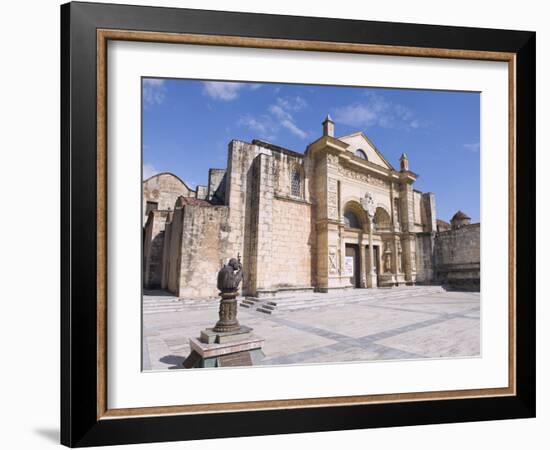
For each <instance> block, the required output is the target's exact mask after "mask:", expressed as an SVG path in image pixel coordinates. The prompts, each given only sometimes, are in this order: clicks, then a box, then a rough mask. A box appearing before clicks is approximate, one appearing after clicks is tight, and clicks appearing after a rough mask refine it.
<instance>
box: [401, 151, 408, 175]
mask: <svg viewBox="0 0 550 450" xmlns="http://www.w3.org/2000/svg"><path fill="white" fill-rule="evenodd" d="M399 162H400V163H401V171H406V170H409V158H408V157H407V154H406V153H401V158H399Z"/></svg>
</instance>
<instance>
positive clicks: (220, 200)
mask: <svg viewBox="0 0 550 450" xmlns="http://www.w3.org/2000/svg"><path fill="white" fill-rule="evenodd" d="M207 200H208V201H210V202H212V203H214V204H216V205H223V204H225V169H210V170H209V171H208V194H207Z"/></svg>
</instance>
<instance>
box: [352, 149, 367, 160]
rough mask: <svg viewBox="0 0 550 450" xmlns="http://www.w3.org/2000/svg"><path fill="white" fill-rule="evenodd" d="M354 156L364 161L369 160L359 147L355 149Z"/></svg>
mask: <svg viewBox="0 0 550 450" xmlns="http://www.w3.org/2000/svg"><path fill="white" fill-rule="evenodd" d="M355 156H357V157H358V158H361V159H364V160H365V161H368V160H369V158H367V154H366V153H365V152H364V151H363V150H361V149H360V148H358V149H357V150H355Z"/></svg>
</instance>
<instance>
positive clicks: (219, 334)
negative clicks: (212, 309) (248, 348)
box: [200, 325, 252, 344]
mask: <svg viewBox="0 0 550 450" xmlns="http://www.w3.org/2000/svg"><path fill="white" fill-rule="evenodd" d="M251 336H252V328H250V327H246V326H244V325H241V326H240V327H239V329H238V330H237V331H226V332H223V331H216V328H215V327H214V328H207V329H205V330H202V331H201V337H200V341H201V342H202V343H205V344H225V343H227V342H236V341H243V340H245V339H248V338H250V337H251Z"/></svg>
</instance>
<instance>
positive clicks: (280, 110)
mask: <svg viewBox="0 0 550 450" xmlns="http://www.w3.org/2000/svg"><path fill="white" fill-rule="evenodd" d="M306 106H307V103H306V101H305V100H304V99H303V98H302V97H291V98H277V102H276V104H275V105H271V106H270V107H269V108H268V109H269V112H270V113H271V114H272V115H273V116H274V117H275V118H276V119H277V120H278V121H279V123H280V125H281V126H282V127H284V128H286V129H287V130H288V131H290V132H291V133H292V134H293V135H295V136H297V137H299V138H300V139H305V138H306V137H307V136H308V134H307V132H305V131H304V130H302V129H301V128H300V127H298V125H296V121H295V120H294V117H293V116H292V114H291V113H290V111H300V110H302V109H304V108H305V107H306Z"/></svg>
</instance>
